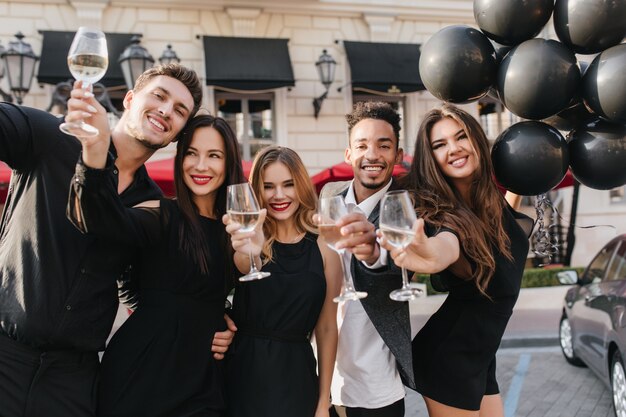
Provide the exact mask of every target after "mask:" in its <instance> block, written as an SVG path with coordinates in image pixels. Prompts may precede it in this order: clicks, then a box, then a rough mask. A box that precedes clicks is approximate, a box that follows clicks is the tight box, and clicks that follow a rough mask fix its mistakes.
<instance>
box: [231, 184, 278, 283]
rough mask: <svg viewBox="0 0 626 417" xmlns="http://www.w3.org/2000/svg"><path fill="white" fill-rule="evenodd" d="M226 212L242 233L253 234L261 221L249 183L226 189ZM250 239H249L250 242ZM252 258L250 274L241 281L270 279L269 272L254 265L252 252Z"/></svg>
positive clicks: (258, 208)
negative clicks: (239, 226) (237, 224)
mask: <svg viewBox="0 0 626 417" xmlns="http://www.w3.org/2000/svg"><path fill="white" fill-rule="evenodd" d="M226 193H227V196H226V212H227V213H228V215H229V216H230V218H231V219H232V220H233V221H234V222H237V223H239V224H240V225H241V229H239V231H240V232H251V231H252V230H254V228H255V227H256V225H257V222H258V221H259V212H260V211H261V209H260V207H259V202H258V201H257V199H256V197H255V196H254V191H252V187H251V186H250V184H249V183H247V182H244V183H242V184H233V185H229V186H228V187H227V188H226ZM249 240H250V239H248V241H249ZM248 255H249V256H250V272H248V273H247V274H246V275H244V276H242V277H239V281H254V280H256V279H263V278H265V277H269V276H270V275H271V274H270V273H269V272H264V271H259V270H258V269H257V267H256V265H255V264H254V259H253V258H252V252H248Z"/></svg>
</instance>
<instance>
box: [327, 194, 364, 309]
mask: <svg viewBox="0 0 626 417" xmlns="http://www.w3.org/2000/svg"><path fill="white" fill-rule="evenodd" d="M319 204H320V205H319V211H318V214H319V223H320V224H319V226H318V227H319V231H320V235H321V236H322V238H324V241H325V242H326V244H327V245H328V247H329V248H331V249H332V250H334V251H335V252H337V253H338V254H339V257H340V258H341V269H342V271H343V288H342V290H341V294H340V295H339V296H337V297H335V298H334V299H333V301H334V302H336V303H338V302H340V301H353V300H358V299H360V298H365V297H367V293H366V292H364V291H356V290H355V289H354V284H353V283H352V277H351V275H350V261H351V260H352V254H351V253H350V252H348V251H346V250H345V249H337V248H336V247H335V245H336V244H337V242H339V240H341V232H340V230H339V226H337V225H336V222H337V221H338V220H339V219H340V218H342V217H343V216H345V215H346V214H348V208H347V207H346V203H345V202H344V200H343V197H342V196H334V197H325V198H322V199H320V203H319Z"/></svg>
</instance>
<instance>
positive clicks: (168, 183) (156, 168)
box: [146, 157, 252, 197]
mask: <svg viewBox="0 0 626 417" xmlns="http://www.w3.org/2000/svg"><path fill="white" fill-rule="evenodd" d="M241 165H242V167H243V174H244V175H245V176H246V178H248V175H250V169H251V168H252V162H251V161H242V164H241ZM146 169H147V170H148V175H150V178H152V179H153V180H154V182H156V183H157V185H158V186H159V187H160V188H161V190H162V191H163V194H165V195H166V196H168V197H172V196H173V195H174V158H173V157H172V158H167V159H160V160H158V161H148V162H146Z"/></svg>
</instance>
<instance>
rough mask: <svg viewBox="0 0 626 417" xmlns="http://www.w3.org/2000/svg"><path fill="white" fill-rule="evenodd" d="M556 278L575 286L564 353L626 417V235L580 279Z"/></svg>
mask: <svg viewBox="0 0 626 417" xmlns="http://www.w3.org/2000/svg"><path fill="white" fill-rule="evenodd" d="M558 277H559V281H560V282H561V283H562V284H576V285H575V286H574V287H572V288H570V289H569V291H568V292H567V294H566V295H565V303H564V305H563V316H562V318H561V325H560V327H559V339H560V342H561V350H562V351H563V355H564V356H565V359H566V360H567V361H568V362H569V363H571V364H572V365H576V366H585V365H586V366H588V367H589V369H591V370H592V371H593V372H594V373H595V374H596V375H597V376H598V377H599V378H600V379H601V380H602V382H604V384H606V385H607V386H608V387H610V388H611V391H612V393H613V404H614V406H615V414H616V415H617V416H618V417H626V372H625V368H624V358H626V234H623V235H621V236H618V237H616V238H615V239H613V240H611V241H610V242H609V243H607V244H606V246H604V247H603V248H602V250H600V252H599V253H598V254H597V255H596V256H595V257H594V258H593V260H592V261H591V263H590V264H589V266H588V267H587V269H585V271H584V272H583V274H582V275H581V276H580V277H579V276H578V274H577V273H576V271H563V272H559V273H558Z"/></svg>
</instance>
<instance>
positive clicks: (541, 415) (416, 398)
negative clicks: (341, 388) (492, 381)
mask: <svg viewBox="0 0 626 417" xmlns="http://www.w3.org/2000/svg"><path fill="white" fill-rule="evenodd" d="M567 289H568V287H565V286H563V287H547V288H529V289H523V290H522V291H521V293H520V297H519V300H518V302H517V304H516V306H515V309H514V311H513V316H512V317H511V320H510V322H509V326H508V327H507V330H506V332H505V335H504V339H503V342H502V345H501V349H500V351H499V352H498V357H497V363H498V368H497V376H498V382H499V384H500V390H501V393H502V397H503V400H504V403H505V412H506V415H505V417H611V416H613V415H614V414H613V407H612V405H611V404H612V403H611V395H610V392H609V390H608V389H607V388H606V387H604V386H603V385H602V383H601V382H600V381H599V380H598V379H597V378H596V377H595V376H594V375H593V374H592V373H591V371H589V370H588V369H586V368H576V367H574V366H571V365H569V364H567V363H566V362H565V360H564V359H563V357H562V354H561V352H560V348H559V347H558V337H557V332H558V324H559V319H560V317H561V308H562V307H561V306H562V302H563V297H564V295H565V292H566V291H567ZM444 299H445V295H437V296H429V297H425V298H422V299H419V300H416V301H415V302H413V303H412V304H411V327H412V331H413V333H414V334H415V333H417V331H418V330H419V329H420V328H421V326H422V325H423V324H424V323H425V322H426V320H427V319H428V317H429V316H430V315H431V314H432V313H433V312H434V311H436V310H437V309H438V308H439V306H440V305H441V303H442V302H443V300H444ZM126 315H127V314H126V312H125V310H124V309H120V311H119V314H118V318H117V320H116V322H115V326H114V329H116V328H117V327H119V325H121V324H122V323H123V320H124V319H125V318H126ZM546 346H547V347H546ZM406 404H407V407H406V408H407V411H406V414H405V415H406V417H427V415H428V414H427V412H426V407H425V405H424V402H423V400H422V398H421V396H420V395H419V394H417V393H415V392H414V391H411V390H407V403H406Z"/></svg>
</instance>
